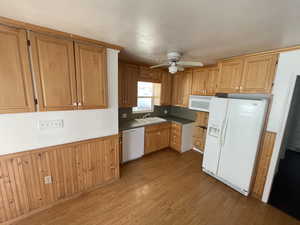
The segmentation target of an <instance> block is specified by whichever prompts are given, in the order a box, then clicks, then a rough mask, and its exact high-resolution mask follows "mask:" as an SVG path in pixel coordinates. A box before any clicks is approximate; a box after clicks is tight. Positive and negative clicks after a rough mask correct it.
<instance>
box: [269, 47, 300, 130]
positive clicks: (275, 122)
mask: <svg viewBox="0 0 300 225" xmlns="http://www.w3.org/2000/svg"><path fill="white" fill-rule="evenodd" d="M296 75H300V50H297V51H290V52H284V53H280V56H279V61H278V66H277V72H276V75H275V80H274V87H273V91H272V93H273V95H274V98H273V103H272V107H271V112H270V117H269V122H268V127H267V130H268V131H273V132H278V131H279V130H280V129H281V126H282V123H283V120H284V114H285V111H286V110H287V104H288V101H289V99H288V98H289V95H290V94H291V92H292V91H293V82H294V81H295V76H296Z"/></svg>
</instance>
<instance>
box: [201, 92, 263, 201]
mask: <svg viewBox="0 0 300 225" xmlns="http://www.w3.org/2000/svg"><path fill="white" fill-rule="evenodd" d="M266 110H267V101H266V100H247V99H231V98H219V97H213V98H212V100H211V102H210V106H209V119H208V129H207V137H206V142H205V152H204V156H203V164H202V168H203V171H205V172H206V173H208V174H210V175H211V176H214V177H215V178H217V179H218V180H220V181H222V182H224V183H225V184H227V185H229V186H230V187H232V188H234V189H235V190H237V191H239V192H240V193H242V194H244V195H246V196H247V195H248V194H249V189H250V186H251V178H252V174H253V170H254V166H255V160H256V155H257V152H258V148H259V144H260V137H261V133H262V130H263V126H264V120H265V114H266Z"/></svg>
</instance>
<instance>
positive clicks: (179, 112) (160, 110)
mask: <svg viewBox="0 0 300 225" xmlns="http://www.w3.org/2000/svg"><path fill="white" fill-rule="evenodd" d="M165 111H167V114H165ZM124 114H126V118H123V115H124ZM145 114H146V113H133V112H132V108H119V120H120V121H124V120H132V119H137V118H142V117H143V116H144V115H145ZM150 116H151V117H153V116H159V117H167V116H174V117H179V118H183V119H188V120H196V111H193V110H190V109H188V108H182V107H176V106H154V112H152V113H150Z"/></svg>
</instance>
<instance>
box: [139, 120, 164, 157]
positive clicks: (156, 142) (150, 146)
mask: <svg viewBox="0 0 300 225" xmlns="http://www.w3.org/2000/svg"><path fill="white" fill-rule="evenodd" d="M169 140H170V123H169V122H167V123H161V124H157V125H150V126H147V127H145V150H144V151H145V154H148V153H151V152H155V151H158V150H160V149H163V148H167V147H169Z"/></svg>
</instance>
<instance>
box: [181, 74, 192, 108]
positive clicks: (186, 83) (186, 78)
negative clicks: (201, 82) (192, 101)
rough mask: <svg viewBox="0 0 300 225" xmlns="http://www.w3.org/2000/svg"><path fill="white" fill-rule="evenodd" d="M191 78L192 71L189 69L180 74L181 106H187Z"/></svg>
mask: <svg viewBox="0 0 300 225" xmlns="http://www.w3.org/2000/svg"><path fill="white" fill-rule="evenodd" d="M192 78H193V73H192V71H191V70H186V71H184V72H183V75H182V83H180V84H181V85H182V86H181V87H180V88H181V89H182V95H183V96H182V98H183V99H182V106H183V107H187V106H188V105H189V98H190V95H191V92H192Z"/></svg>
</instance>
